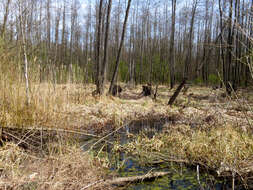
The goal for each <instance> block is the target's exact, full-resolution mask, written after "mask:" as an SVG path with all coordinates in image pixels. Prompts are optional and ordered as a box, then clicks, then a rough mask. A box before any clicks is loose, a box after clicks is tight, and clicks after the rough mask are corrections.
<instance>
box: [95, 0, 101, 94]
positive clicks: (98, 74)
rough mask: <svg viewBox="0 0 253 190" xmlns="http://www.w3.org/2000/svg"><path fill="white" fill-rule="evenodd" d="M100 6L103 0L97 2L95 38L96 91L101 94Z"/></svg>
mask: <svg viewBox="0 0 253 190" xmlns="http://www.w3.org/2000/svg"><path fill="white" fill-rule="evenodd" d="M102 7H103V0H100V3H99V12H98V25H97V39H96V63H97V81H96V85H97V89H96V91H97V93H98V94H101V93H102V92H101V89H100V87H101V85H100V83H101V75H100V73H101V64H100V41H101V40H100V38H101V24H102Z"/></svg>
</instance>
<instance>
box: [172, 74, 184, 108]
mask: <svg viewBox="0 0 253 190" xmlns="http://www.w3.org/2000/svg"><path fill="white" fill-rule="evenodd" d="M186 80H187V78H184V79H183V81H182V82H181V84H180V85H179V86H178V87H177V89H176V91H175V92H174V94H173V95H172V96H171V98H170V100H169V102H168V105H170V106H172V104H173V103H174V101H175V100H176V98H177V96H178V95H179V93H180V91H181V90H182V88H183V87H184V85H185V83H186Z"/></svg>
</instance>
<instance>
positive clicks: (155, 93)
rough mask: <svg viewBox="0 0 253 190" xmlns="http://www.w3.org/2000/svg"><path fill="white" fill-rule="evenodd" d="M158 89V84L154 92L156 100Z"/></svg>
mask: <svg viewBox="0 0 253 190" xmlns="http://www.w3.org/2000/svg"><path fill="white" fill-rule="evenodd" d="M157 91H158V85H156V88H155V93H154V98H153V99H154V100H156V97H157Z"/></svg>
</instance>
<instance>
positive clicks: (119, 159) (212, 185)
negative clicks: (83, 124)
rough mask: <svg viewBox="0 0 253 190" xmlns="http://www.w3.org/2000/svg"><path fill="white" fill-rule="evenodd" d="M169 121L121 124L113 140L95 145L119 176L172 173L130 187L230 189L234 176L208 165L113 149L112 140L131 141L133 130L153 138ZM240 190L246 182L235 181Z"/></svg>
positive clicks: (88, 143)
mask: <svg viewBox="0 0 253 190" xmlns="http://www.w3.org/2000/svg"><path fill="white" fill-rule="evenodd" d="M165 123H169V121H168V120H167V119H160V120H151V121H150V120H141V121H133V122H131V123H129V124H128V125H126V126H124V127H123V128H121V129H120V130H119V131H117V132H116V133H114V134H113V135H111V136H109V137H108V138H107V142H109V143H108V144H107V145H108V146H105V142H103V143H101V144H98V145H97V147H96V148H95V149H96V150H98V151H99V152H100V151H101V150H102V149H103V150H104V152H106V154H107V155H106V156H107V157H108V160H109V161H110V162H111V166H110V167H111V168H110V169H111V170H113V171H116V172H117V173H118V175H119V176H122V177H123V176H124V177H125V176H136V175H143V174H146V173H148V172H150V171H167V172H169V175H167V176H164V177H161V178H157V179H156V180H153V181H145V182H141V183H135V184H131V185H129V186H128V187H126V189H128V190H149V189H150V190H158V189H159V190H168V189H175V190H176V189H191V190H194V189H196V190H204V189H205V190H213V189H214V190H230V189H232V182H231V179H225V178H218V177H217V175H215V174H211V173H210V172H209V171H207V170H205V169H204V168H200V170H199V171H200V172H197V169H196V167H195V166H191V167H190V166H186V165H184V164H178V163H174V162H171V163H166V164H157V165H152V166H151V165H150V166H149V165H146V164H143V163H141V162H139V161H138V159H136V158H135V157H133V156H131V155H127V154H125V153H124V152H120V153H118V154H117V155H115V153H114V152H113V151H112V145H111V143H114V142H118V143H119V144H121V145H123V144H125V143H128V142H131V141H132V140H133V138H131V137H130V136H131V135H129V134H133V135H138V134H142V135H145V136H148V137H149V138H152V137H153V136H154V135H155V134H156V133H160V132H162V131H163V128H164V126H165V125H164V124H165ZM96 141H97V139H93V138H90V137H84V138H83V139H82V148H83V149H84V150H87V149H89V148H90V146H91V145H93V144H94V142H96ZM235 185H236V186H235V187H236V188H235V189H237V190H243V189H245V188H244V186H243V185H240V184H235Z"/></svg>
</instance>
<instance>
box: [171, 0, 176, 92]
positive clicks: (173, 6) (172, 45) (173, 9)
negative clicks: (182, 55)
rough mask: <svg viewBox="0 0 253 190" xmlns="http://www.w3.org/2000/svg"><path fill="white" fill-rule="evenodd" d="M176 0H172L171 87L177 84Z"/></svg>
mask: <svg viewBox="0 0 253 190" xmlns="http://www.w3.org/2000/svg"><path fill="white" fill-rule="evenodd" d="M176 4H177V1H176V0H172V24H171V36H170V88H171V89H172V88H173V87H174V85H175V47H174V36H175V19H176Z"/></svg>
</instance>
